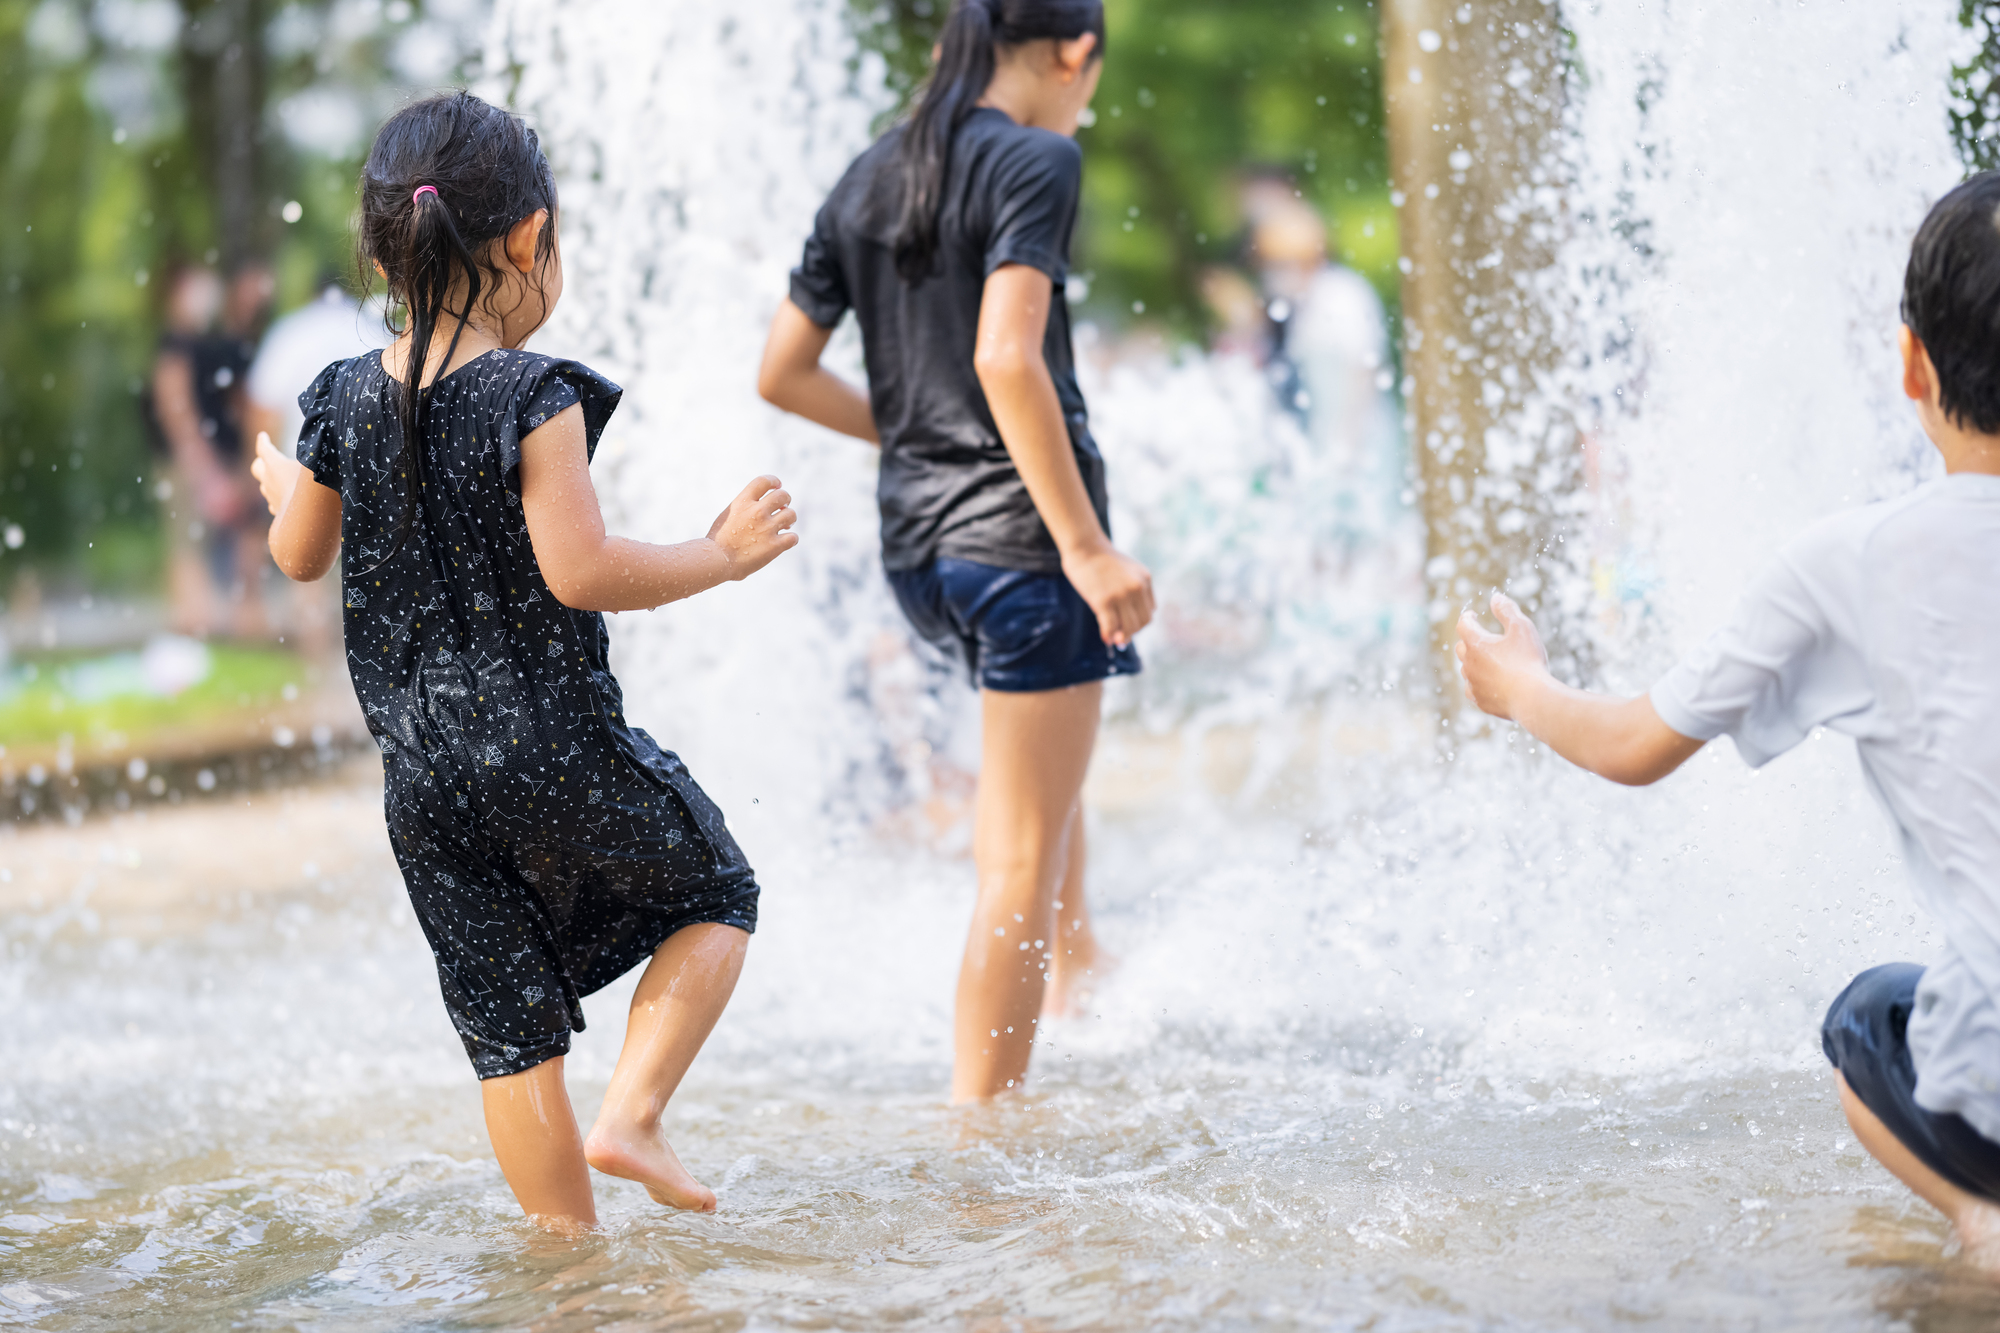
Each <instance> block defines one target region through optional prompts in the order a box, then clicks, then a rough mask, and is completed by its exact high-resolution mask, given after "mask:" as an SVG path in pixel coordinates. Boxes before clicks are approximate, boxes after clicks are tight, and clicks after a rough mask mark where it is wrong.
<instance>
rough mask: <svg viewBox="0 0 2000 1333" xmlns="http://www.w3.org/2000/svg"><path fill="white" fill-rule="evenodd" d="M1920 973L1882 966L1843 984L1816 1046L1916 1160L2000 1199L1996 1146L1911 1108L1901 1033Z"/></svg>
mask: <svg viewBox="0 0 2000 1333" xmlns="http://www.w3.org/2000/svg"><path fill="white" fill-rule="evenodd" d="M1923 975H1924V969H1923V968H1921V967H1919V966H1917V965H1916V964H1915V963H1885V964H1883V965H1882V966H1881V967H1871V968H1869V969H1868V970H1867V971H1866V972H1863V973H1862V974H1861V975H1860V976H1858V977H1856V978H1855V979H1854V980H1852V981H1850V982H1848V983H1847V989H1846V990H1844V991H1842V992H1841V993H1840V996H1839V998H1837V999H1836V1000H1834V1002H1833V1004H1832V1006H1831V1007H1830V1008H1828V1009H1827V1011H1826V1023H1825V1025H1824V1026H1823V1027H1822V1028H1821V1029H1820V1045H1821V1046H1822V1047H1823V1048H1824V1049H1825V1051H1826V1058H1827V1059H1829V1060H1831V1061H1833V1067H1834V1068H1835V1069H1838V1070H1839V1071H1840V1073H1841V1077H1843V1078H1845V1079H1846V1080H1847V1086H1848V1087H1849V1088H1851V1089H1853V1091H1854V1095H1855V1096H1856V1097H1859V1098H1860V1099H1861V1104H1862V1105H1863V1106H1866V1107H1867V1108H1868V1109H1869V1110H1871V1111H1873V1112H1874V1113H1875V1118H1876V1119H1878V1120H1880V1121H1881V1122H1882V1124H1883V1125H1884V1126H1885V1127H1887V1129H1888V1131H1889V1132H1890V1133H1891V1134H1894V1135H1895V1136H1896V1138H1897V1140H1898V1141H1899V1142H1900V1143H1901V1144H1902V1145H1903V1146H1904V1147H1905V1148H1908V1149H1909V1150H1910V1151H1911V1152H1913V1153H1915V1154H1916V1156H1917V1160H1918V1161H1920V1162H1922V1163H1923V1164H1924V1165H1925V1166H1927V1167H1929V1168H1930V1169H1931V1170H1933V1171H1935V1172H1937V1173H1938V1174H1939V1175H1941V1176H1943V1177H1944V1178H1945V1179H1946V1180H1949V1181H1950V1182H1951V1183H1952V1184H1954V1185H1956V1186H1958V1187H1959V1188H1960V1189H1962V1190H1964V1191H1966V1192H1967V1193H1968V1194H1976V1195H1978V1196H1980V1197H1981V1198H1986V1199H1994V1200H2000V1144H1996V1143H1994V1142H1993V1141H1992V1140H1990V1139H1988V1138H1987V1137H1986V1136H1985V1135H1983V1134H1981V1133H1980V1132H1979V1131H1978V1130H1976V1129H1974V1128H1973V1127H1972V1126H1971V1125H1969V1124H1967V1123H1966V1122H1965V1118H1964V1117H1963V1116H1959V1115H1954V1114H1950V1113H1947V1114H1944V1115H1940V1114H1938V1113H1937V1112H1935V1111H1926V1110H1925V1109H1924V1108H1923V1107H1921V1106H1919V1105H1917V1069H1916V1064H1915V1062H1914V1061H1913V1060H1912V1059H1911V1057H1910V1043H1909V1040H1908V1037H1907V1035H1906V1034H1907V1032H1908V1030H1909V1026H1910V1015H1911V1014H1912V1013H1913V1012H1915V1010H1916V1007H1917V982H1918V980H1919V979H1920V978H1921V977H1922V976H1923Z"/></svg>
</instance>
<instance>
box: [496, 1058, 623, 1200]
mask: <svg viewBox="0 0 2000 1333" xmlns="http://www.w3.org/2000/svg"><path fill="white" fill-rule="evenodd" d="M479 1094H480V1097H481V1099H482V1100H483V1101H484V1102H485V1103H486V1133H487V1136H488V1137H490V1138H491V1139H492V1140H493V1155H494V1156H495V1157H498V1158H499V1159H500V1170H501V1171H502V1172H504V1173H505V1174H506V1177H507V1183H508V1185H510V1186H512V1187H513V1190H514V1197H515V1198H516V1199H518V1200H519V1201H520V1203H521V1211H522V1212H524V1213H526V1214H527V1215H528V1218H529V1220H530V1221H533V1222H535V1223H537V1224H539V1225H541V1226H544V1227H547V1228H548V1229H549V1230H551V1231H558V1232H563V1233H565V1234H571V1235H573V1234H575V1233H577V1232H582V1231H588V1230H590V1229H591V1228H592V1227H594V1226H596V1225H597V1205H596V1203H595V1202H594V1201H593V1200H592V1199H591V1197H590V1171H589V1169H588V1168H587V1167H586V1166H585V1165H584V1161H583V1139H582V1137H581V1136H579V1135H578V1133H577V1130H576V1114H575V1113H574V1112H573V1111H571V1110H570V1105H569V1091H568V1089H566V1088H565V1087H564V1086H563V1062H562V1057H561V1056H557V1057H556V1058H555V1059H553V1060H545V1061H543V1062H542V1063H541V1064H538V1065H536V1066H535V1067H534V1068H533V1069H529V1070H525V1071H523V1072H521V1073H519V1074H509V1075H507V1076H506V1077H504V1078H489V1079H483V1080H481V1082H480V1084H479Z"/></svg>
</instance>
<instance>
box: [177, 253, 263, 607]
mask: <svg viewBox="0 0 2000 1333" xmlns="http://www.w3.org/2000/svg"><path fill="white" fill-rule="evenodd" d="M272 290H273V282H272V278H271V270H270V269H269V268H268V267H267V266H265V265H263V264H260V263H252V264H245V265H243V266H241V267H240V268H238V269H237V270H236V272H235V273H233V274H232V275H231V276H230V279H229V281H228V283H227V284H224V283H222V282H220V281H219V280H218V279H217V277H216V275H215V273H214V272H213V271H212V270H210V269H207V268H200V267H188V268H184V269H182V270H181V271H180V272H178V273H177V274H175V276H174V278H173V282H172V285H171V288H170V290H169V293H168V297H167V310H166V332H165V334H164V335H163V336H162V337H161V340H160V350H159V353H158V355H157V356H155V358H154V360H153V382H152V394H151V408H152V417H153V424H154V426H155V427H156V429H157V431H158V433H159V437H160V441H161V443H162V445H163V446H164V447H163V452H164V453H165V454H166V456H167V458H168V459H169V460H170V467H169V469H168V475H167V476H166V478H165V479H164V480H165V483H166V484H165V485H164V486H163V487H162V488H161V495H162V497H163V499H164V501H165V504H166V511H167V512H166V519H167V522H166V529H167V595H168V622H169V624H170V626H171V627H172V628H173V629H174V630H175V631H176V632H178V633H182V634H189V635H193V636H195V637H198V638H206V637H208V636H210V635H212V634H216V633H219V632H222V631H223V630H225V629H227V630H229V631H230V632H233V633H234V634H236V635H237V636H239V637H244V638H252V637H258V636H261V635H262V634H263V633H264V632H265V617H264V603H263V596H262V584H263V572H264V562H265V556H264V549H263V548H264V530H265V524H264V522H263V521H262V519H261V518H260V516H259V510H258V508H257V506H256V503H255V502H256V500H257V487H256V482H255V481H254V480H253V479H252V478H251V476H250V458H249V456H248V451H247V450H246V449H245V448H244V444H245V440H246V436H245V432H244V424H245V422H244V417H245V410H246V409H245V404H246V399H245V395H244V381H245V379H246V377H247V376H248V374H249V370H250V363H251V360H252V358H253V357H254V356H255V355H256V349H257V337H258V335H259V333H261V332H262V326H263V323H264V319H265V317H266V315H267V314H268V312H269V310H270V305H271V295H272Z"/></svg>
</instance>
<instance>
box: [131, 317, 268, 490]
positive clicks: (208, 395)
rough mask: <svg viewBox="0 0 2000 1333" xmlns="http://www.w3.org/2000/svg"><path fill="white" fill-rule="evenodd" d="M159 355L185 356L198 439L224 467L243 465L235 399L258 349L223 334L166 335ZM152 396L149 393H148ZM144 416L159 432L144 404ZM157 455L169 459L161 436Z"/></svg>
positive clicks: (154, 412)
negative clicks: (201, 438)
mask: <svg viewBox="0 0 2000 1333" xmlns="http://www.w3.org/2000/svg"><path fill="white" fill-rule="evenodd" d="M160 350H161V351H162V352H172V353H174V354H176V355H178V356H184V357H186V358H187V360H188V365H189V367H190V368H191V370H192V372H193V375H194V404H195V412H196V413H197V414H198V415H199V416H200V418H201V433H202V434H203V435H204V436H206V437H207V438H208V442H209V445H210V446H211V447H212V448H213V449H214V450H215V456H216V457H217V458H219V459H221V460H222V461H223V462H225V463H234V462H238V461H240V460H241V459H242V457H243V454H244V449H243V420H242V415H241V410H240V402H241V399H240V397H239V395H240V394H241V392H242V388H243V379H244V377H245V376H246V375H248V374H249V373H250V364H251V362H253V361H255V360H256V359H257V344H256V343H254V342H251V341H249V340H246V339H243V338H230V337H225V336H223V335H221V334H199V335H189V334H185V333H170V334H168V335H167V336H166V337H164V338H162V339H161V340H160ZM147 392H148V394H150V393H151V389H150V387H149V388H148V390H147ZM146 410H147V411H148V413H149V414H151V416H152V419H153V428H154V429H155V430H156V431H157V430H158V426H157V416H158V408H157V407H156V406H155V405H154V404H153V403H152V401H151V399H150V398H148V400H147V404H146ZM157 447H158V448H159V450H160V452H161V453H163V454H169V455H170V454H171V453H172V450H171V449H169V448H168V447H166V437H165V435H164V434H161V435H160V440H159V445H158V446H157Z"/></svg>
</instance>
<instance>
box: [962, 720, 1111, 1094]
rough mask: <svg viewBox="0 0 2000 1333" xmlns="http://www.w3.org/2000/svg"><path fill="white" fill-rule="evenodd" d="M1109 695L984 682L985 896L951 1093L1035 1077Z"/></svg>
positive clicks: (977, 840) (980, 841)
mask: <svg viewBox="0 0 2000 1333" xmlns="http://www.w3.org/2000/svg"><path fill="white" fill-rule="evenodd" d="M1103 695H1104V687H1103V685H1102V684H1101V683H1097V682H1092V683H1091V684H1088V685H1076V686H1072V687H1070V688H1069V689H1064V690H1047V691H1041V692H1037V693H1034V694H1011V693H1005V692H1002V691H999V690H985V691H982V692H981V695H980V701H981V703H980V707H981V714H982V727H983V751H982V755H981V761H980V771H979V795H978V801H977V813H976V815H975V819H974V825H973V835H972V859H973V862H974V863H975V865H976V866H977V867H978V872H979V901H978V903H977V905H976V906H975V907H974V908H973V912H972V931H971V934H970V936H969V937H968V938H967V940H966V943H965V962H964V965H963V966H962V967H961V969H960V971H959V974H958V1008H957V1014H956V1017H955V1022H954V1039H955V1045H956V1048H957V1050H956V1057H955V1059H954V1060H953V1062H952V1072H951V1099H952V1101H953V1102H969V1101H978V1100H980V1099H982V1098H985V1097H991V1096H993V1095H994V1094H996V1093H999V1092H1004V1091H1006V1090H1007V1089H1008V1088H1010V1087H1019V1086H1020V1084H1021V1082H1022V1080H1023V1078H1025V1076H1026V1075H1027V1072H1028V1057H1029V1055H1030V1054H1031V1053H1032V1051H1033V1049H1034V1040H1035V1025H1036V1020H1037V1018H1038V1016H1039V1015H1040V1014H1041V1012H1042V999H1043V988H1044V983H1045V978H1046V977H1047V975H1048V972H1047V966H1048V962H1049V957H1050V956H1051V955H1053V954H1054V953H1055V948H1054V946H1055V944H1056V933H1055V924H1056V923H1055V908H1054V904H1055V896H1056V886H1057V884H1059V883H1060V882H1061V881H1062V879H1063V871H1064V867H1065V865H1066V864H1067V855H1068V846H1067V843H1068V836H1069V834H1070V831H1071V828H1072V826H1073V825H1074V824H1076V823H1077V822H1078V820H1077V798H1078V796H1079V795H1080V794H1081V793H1082V791H1083V778H1084V774H1085V772H1086V771H1087V770H1088V769H1089V767H1090V751H1091V748H1092V747H1093V746H1094V745H1095V744H1096V741H1097V715H1098V711H1099V708H1100V705H1101V701H1102V699H1103ZM1067 910H1068V908H1067V904H1065V911H1067ZM1086 919H1087V918H1086Z"/></svg>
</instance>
